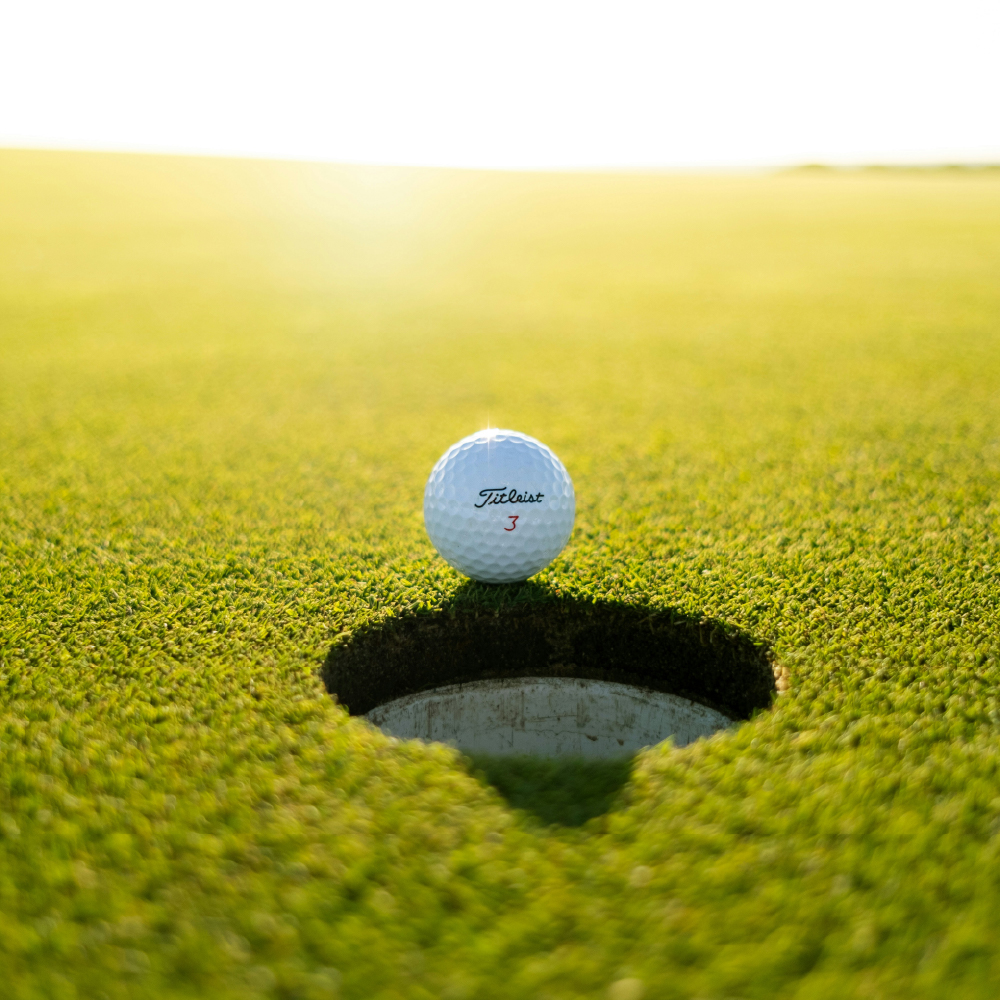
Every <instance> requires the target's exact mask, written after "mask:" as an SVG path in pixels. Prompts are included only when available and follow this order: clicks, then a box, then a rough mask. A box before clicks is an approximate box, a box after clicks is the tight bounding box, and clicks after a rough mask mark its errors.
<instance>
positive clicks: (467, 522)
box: [424, 430, 576, 583]
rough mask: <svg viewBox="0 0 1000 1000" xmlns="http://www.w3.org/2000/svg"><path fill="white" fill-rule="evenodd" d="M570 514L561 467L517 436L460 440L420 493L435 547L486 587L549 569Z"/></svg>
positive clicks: (489, 434)
mask: <svg viewBox="0 0 1000 1000" xmlns="http://www.w3.org/2000/svg"><path fill="white" fill-rule="evenodd" d="M575 513H576V498H575V496H574V494H573V481H572V480H571V479H570V478H569V473H568V472H567V471H566V468H565V466H564V465H563V464H562V462H560V461H559V459H558V458H556V456H555V454H554V453H553V452H552V450H551V449H550V448H547V447H546V446H545V445H544V444H542V442H541V441H536V440H535V439H534V438H532V437H528V435H527V434H519V433H518V432H517V431H504V430H485V431H479V432H477V433H476V434H470V435H469V436H468V437H467V438H463V439H462V440H461V441H459V442H458V444H454V445H452V446H451V447H450V448H449V449H448V450H447V451H446V452H445V453H444V454H443V455H442V456H441V458H440V459H438V462H437V464H436V465H435V466H434V468H433V470H432V471H431V474H430V478H429V479H428V480H427V487H426V489H425V490H424V524H426V526H427V534H428V535H430V539H431V541H432V542H433V543H434V547H435V548H436V549H437V550H438V552H440V553H441V555H442V557H443V558H444V560H445V561H446V562H447V563H448V564H449V565H450V566H454V567H455V569H457V570H458V571H459V572H460V573H464V574H465V575H466V576H471V577H472V579H473V580H480V581H481V582H483V583H515V582H517V581H520V580H526V579H527V578H528V577H529V576H531V575H532V574H533V573H537V572H538V571H539V570H540V569H544V568H545V567H546V566H548V564H549V563H550V562H552V560H553V559H555V557H556V556H557V555H559V553H560V552H562V550H563V547H564V546H565V545H566V542H567V541H568V540H569V536H570V532H571V531H572V530H573V517H574V514H575Z"/></svg>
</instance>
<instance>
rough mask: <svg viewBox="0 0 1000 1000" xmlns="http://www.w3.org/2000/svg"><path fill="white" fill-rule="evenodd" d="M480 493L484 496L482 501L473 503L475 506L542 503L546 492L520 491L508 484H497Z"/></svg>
mask: <svg viewBox="0 0 1000 1000" xmlns="http://www.w3.org/2000/svg"><path fill="white" fill-rule="evenodd" d="M479 495H480V496H481V497H484V498H485V499H484V500H483V502H482V503H477V504H473V506H474V507H485V506H486V505H487V504H488V503H541V500H542V497H543V496H545V494H544V493H518V492H517V490H509V489H507V487H506V486H495V487H493V489H489V490H480V491H479Z"/></svg>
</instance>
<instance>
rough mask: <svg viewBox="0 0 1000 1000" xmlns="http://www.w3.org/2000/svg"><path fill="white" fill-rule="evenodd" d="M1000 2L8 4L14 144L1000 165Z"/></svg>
mask: <svg viewBox="0 0 1000 1000" xmlns="http://www.w3.org/2000/svg"><path fill="white" fill-rule="evenodd" d="M998 52H1000V2H998V0H948V2H933V3H926V2H921V0H909V2H895V0H864V2H859V0H832V2H826V0H823V2H818V0H817V2H810V0H795V2H785V0H754V2H748V0H743V2H730V0H704V2H698V0H686V2H683V3H677V2H658V3H653V2H629V0H616V2H600V3H587V2H585V0H577V2H570V3H564V2H561V0H559V2H546V0H534V2H527V3H522V2H520V0H504V2H503V3H494V2H477V0H465V2H459V3H453V2H438V0H410V2H408V3H398V2H389V0H352V2H348V3H341V2H325V3H317V2H304V0H283V2H281V3H276V2H275V3H254V2H253V0H243V2H240V3H228V2H213V0H199V2H189V0H171V2H170V3H162V2H156V0H145V2H143V0H139V2H136V0H129V2H117V0H88V2H86V3H81V2H80V0H73V2H63V0H9V2H8V3H6V4H0V146H8V147H10V146H14V147H57V148H74V149H109V150H130V151H150V152H154V151H155V152H172V153H209V154H225V155H237V156H265V157H277V158H290V159H311V160H323V161H335V162H349V163H384V164H412V165H429V166H457V167H484V168H507V169H594V168H597V169H605V168H614V169H691V168H721V169H728V168H740V167H750V168H754V167H766V166H782V165H789V164H796V163H832V164H862V163H942V162H946V163H957V162H970V163H974V162H993V163H997V162H1000V56H998Z"/></svg>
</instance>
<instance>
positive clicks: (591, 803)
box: [470, 754, 633, 826]
mask: <svg viewBox="0 0 1000 1000" xmlns="http://www.w3.org/2000/svg"><path fill="white" fill-rule="evenodd" d="M470 763H471V770H472V771H473V773H474V774H475V775H476V777H478V778H480V779H481V780H483V781H485V782H487V783H488V784H490V785H492V786H493V787H494V788H495V789H496V790H497V791H498V792H499V793H500V794H501V795H502V796H503V797H504V798H505V799H506V800H507V802H508V803H509V804H510V806H511V807H512V808H513V809H523V810H524V811H525V812H526V813H529V814H531V815H532V816H534V817H536V818H537V819H538V820H540V821H541V822H542V823H546V824H554V823H558V824H560V825H562V826H583V824H584V823H586V822H587V820H589V819H593V818H594V817H595V816H601V815H603V814H604V813H606V812H607V811H608V810H609V809H610V808H611V807H612V806H613V805H614V804H615V800H616V799H617V798H618V796H619V794H620V792H621V790H622V788H623V787H624V786H625V784H626V782H627V781H628V779H629V774H630V773H631V771H632V766H633V760H632V758H631V757H623V758H621V759H612V760H585V759H582V758H573V757H568V758H561V759H560V758H554V759H546V758H539V757H527V756H525V757H493V756H490V755H488V754H472V755H471V757H470Z"/></svg>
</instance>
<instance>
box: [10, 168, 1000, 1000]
mask: <svg viewBox="0 0 1000 1000" xmlns="http://www.w3.org/2000/svg"><path fill="white" fill-rule="evenodd" d="M998 317H1000V174H998V173H997V172H991V171H950V172H949V171H941V172H931V171H909V172H871V171H861V172H854V173H843V172H839V173H835V172H798V173H787V174H781V175H774V176H756V177H752V176H751V177H740V176H734V177H703V178H696V177H690V178H689V177H667V176H638V175H637V176H627V175H625V176H586V175H573V176H558V175H530V174H523V175H516V174H507V175H504V174H490V173H463V172H446V171H418V170H401V169H400V170H397V169H362V168H339V167H323V166H314V165H304V164H298V165H296V164H278V163H263V162H239V161H222V160H195V159H180V158H157V157H138V156H105V155H88V154H64V153H32V152H18V151H5V152H2V153H0V599H2V607H0V968H2V969H3V981H2V985H0V994H2V995H4V996H9V997H11V998H16V1000H27V998H32V1000H34V998H36V997H53V998H60V1000H62V998H67V1000H70V998H85V997H86V998H90V997H93V998H107V1000H117V998H119V997H122V998H124V997H149V998H170V1000H174V998H177V1000H180V998H194V997H206V998H213V1000H215V998H219V1000H228V998H236V997H239V998H241V1000H242V998H248V1000H256V998H268V997H280V998H289V1000H291V998H302V1000H313V998H332V997H336V996H343V997H350V998H365V1000H367V998H379V1000H389V998H397V997H398V998H404V997H405V998H409V997H414V998H441V1000H462V998H467V1000H478V998H493V997H497V998H500V997H504V998H506V997H510V998H518V1000H521V998H525V1000H527V998H538V1000H561V998H571V997H572V998H575V997H605V996H607V997H611V998H612V1000H638V998H639V997H640V996H645V998H646V1000H651V998H661V997H662V998H667V1000H674V998H677V1000H682V998H683V1000H691V998H701V1000H722V998H744V1000H757V998H760V1000H765V998H778V997H789V998H791V997H794V998H831V1000H832V998H837V1000H841V998H845V997H859V998H860V997H871V998H880V997H884V998H894V997H899V998H910V997H914V996H928V997H937V996H941V997H948V998H949V1000H952V998H955V997H984V998H988V997H993V996H995V995H996V993H997V989H998V984H1000V920H998V913H1000V742H998V735H1000V696H998V681H1000V638H998V635H1000V631H998V628H1000V609H998V598H1000V542H998V538H1000V494H998V487H1000V406H998V402H1000V397H998V387H1000V320H998ZM487 422H489V423H491V424H493V425H499V426H507V427H513V428H515V429H519V430H523V431H525V432H527V433H530V434H532V435H534V436H536V437H538V438H540V439H541V440H543V441H545V442H546V443H548V444H549V445H550V446H552V447H553V448H554V449H555V450H556V451H557V453H558V454H559V455H560V456H561V457H562V459H563V460H564V462H565V463H566V465H567V466H568V468H569V470H570V472H571V474H572V476H573V478H574V481H575V484H576V490H577V505H578V515H577V525H576V529H575V532H574V535H573V537H572V540H571V542H570V544H569V546H568V547H567V549H566V550H565V552H564V553H563V555H562V556H561V557H560V558H559V559H557V560H556V562H555V563H553V565H552V566H551V567H550V568H549V569H548V570H547V571H545V572H544V573H542V574H540V575H539V576H538V577H536V578H535V581H536V582H537V583H538V584H540V585H541V586H542V587H543V588H545V592H546V593H547V594H549V595H551V596H553V597H555V596H556V595H559V594H566V595H573V596H578V597H579V596H583V597H586V596H592V597H595V598H598V597H599V598H602V599H609V600H620V601H628V602H633V603H637V604H640V605H649V606H654V607H658V608H668V607H675V608H679V609H681V610H683V611H685V612H686V613H691V614H697V615H704V616H705V617H706V618H712V619H718V620H723V621H725V622H727V623H729V624H730V625H733V626H737V627H739V628H742V629H744V630H745V631H747V632H749V633H750V634H751V635H752V636H754V637H755V638H757V639H759V640H761V641H766V642H768V643H770V644H771V645H772V647H773V649H774V652H775V655H776V658H777V661H776V662H777V665H778V667H779V669H781V670H782V674H781V678H782V680H781V686H782V687H786V686H787V688H788V690H787V693H785V694H783V695H782V696H781V697H780V698H779V699H778V701H777V704H776V706H775V708H774V709H773V711H771V712H767V713H763V714H762V715H760V716H759V717H758V718H756V719H755V720H754V721H752V722H750V723H747V724H745V725H743V726H742V727H740V728H738V729H737V730H735V731H734V732H732V733H730V734H726V735H722V736H719V737H716V738H714V739H713V740H711V741H708V742H703V743H700V744H698V745H695V746H693V747H689V748H687V749H684V750H676V749H672V748H671V747H670V746H668V745H663V746H660V747H657V748H654V749H652V750H651V751H648V752H646V753H645V754H643V755H641V756H640V757H639V758H638V759H637V761H636V764H635V767H634V770H633V772H632V776H631V779H630V781H629V783H628V784H627V785H626V787H625V788H624V790H623V792H622V796H621V798H620V799H619V800H618V801H617V803H616V805H615V808H613V809H612V810H611V811H610V812H608V813H606V814H604V815H603V816H599V817H598V818H596V819H592V820H590V821H589V823H588V824H587V825H585V826H583V827H579V828H567V827H560V826H555V827H545V826H542V825H540V824H539V822H538V821H537V819H536V818H534V817H532V816H531V815H528V814H524V813H521V812H517V811H515V810H512V809H511V808H510V807H509V806H508V805H507V803H506V802H505V801H504V800H503V799H502V798H501V797H500V796H499V795H498V794H497V793H496V792H495V791H494V790H493V789H492V788H490V787H489V786H487V785H484V784H483V783H481V782H480V781H479V780H477V778H476V777H474V776H473V775H471V774H470V773H469V767H468V766H467V765H466V764H465V763H463V762H462V760H461V759H460V758H459V757H458V756H457V755H456V754H455V753H453V752H452V751H449V750H447V749H445V748H442V747H440V746H430V747H427V746H423V745H420V744H408V743H397V742H392V741H388V740H387V739H385V738H384V737H382V736H381V735H380V734H378V733H376V732H373V731H372V730H370V729H369V728H368V727H367V726H366V725H365V724H363V723H359V722H349V721H348V719H347V716H346V714H345V713H344V712H343V710H342V709H340V708H338V707H337V706H336V705H334V704H333V703H332V701H331V700H330V699H329V698H328V697H327V696H326V694H325V691H324V689H323V688H322V685H321V683H320V682H319V680H318V674H317V670H318V667H319V666H320V664H321V662H322V660H323V657H324V656H325V654H326V652H327V650H328V648H329V647H330V645H331V643H333V642H334V641H337V640H338V637H340V641H343V639H344V638H345V637H346V636H347V635H348V634H349V633H350V632H351V630H352V629H355V628H357V627H358V626H359V625H361V624H364V623H366V622H369V621H371V620H372V619H376V618H380V617H384V616H389V615H394V614H395V615H400V614H407V613H421V612H427V611H430V610H433V609H436V608H441V607H445V606H447V605H448V604H449V603H450V602H452V601H453V600H454V599H455V596H454V595H455V594H456V592H460V595H461V599H462V600H471V601H482V600H491V601H497V600H499V601H501V602H503V601H506V600H517V599H518V595H519V591H518V589H517V588H513V589H512V590H509V591H504V592H503V594H502V595H501V596H500V597H499V598H498V597H497V594H496V592H491V593H490V594H489V595H484V594H483V593H482V592H480V591H479V590H478V589H476V588H472V589H471V590H470V588H468V587H465V588H464V590H461V591H460V588H462V587H463V584H462V580H461V578H460V577H459V576H458V575H457V574H456V573H454V572H453V571H451V570H450V569H448V568H447V567H446V566H445V564H444V563H443V562H442V561H441V560H440V559H438V558H437V557H436V556H435V555H434V553H433V550H432V549H431V547H430V544H429V542H428V541H427V539H426V536H425V534H424V532H423V526H422V520H421V514H420V498H421V495H422V490H423V483H424V480H425V478H426V475H427V472H428V471H429V469H430V467H431V465H432V464H433V462H434V460H435V459H436V458H437V457H438V455H439V454H440V453H441V452H442V451H443V450H444V449H445V448H446V447H447V446H448V445H449V444H450V443H452V442H453V441H454V440H456V439H458V438H460V437H462V436H464V435H465V434H467V433H469V432H471V431H472V430H475V429H477V428H478V427H481V426H484V425H485V424H486V423H487ZM529 596H530V595H529ZM521 597H522V599H523V598H524V594H523V593H522V594H521Z"/></svg>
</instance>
